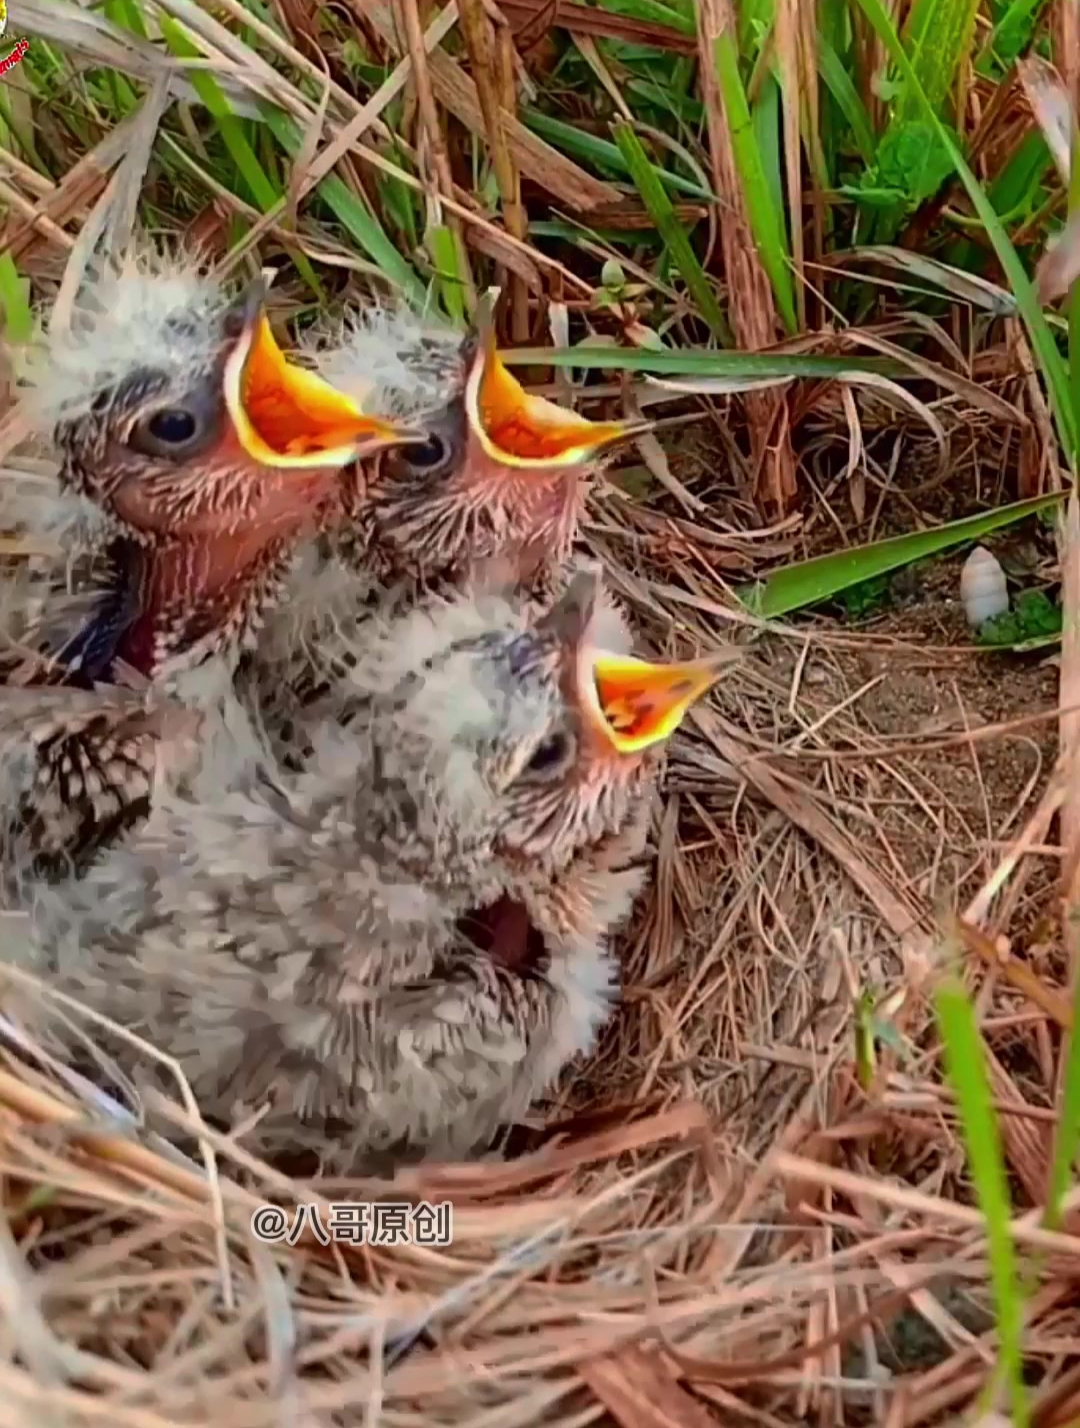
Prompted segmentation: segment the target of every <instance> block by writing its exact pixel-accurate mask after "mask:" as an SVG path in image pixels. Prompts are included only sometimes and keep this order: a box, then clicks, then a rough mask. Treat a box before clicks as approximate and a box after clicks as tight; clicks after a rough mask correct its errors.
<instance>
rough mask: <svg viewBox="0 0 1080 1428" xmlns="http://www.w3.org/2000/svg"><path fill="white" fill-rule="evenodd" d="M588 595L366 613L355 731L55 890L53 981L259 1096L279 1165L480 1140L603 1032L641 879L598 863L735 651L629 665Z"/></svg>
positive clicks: (38, 909)
mask: <svg viewBox="0 0 1080 1428" xmlns="http://www.w3.org/2000/svg"><path fill="white" fill-rule="evenodd" d="M598 592H599V578H598V576H596V575H595V574H594V573H586V574H584V575H581V576H579V577H577V578H576V579H575V580H574V581H573V582H572V583H571V586H570V588H569V589H568V591H567V593H566V595H565V597H564V598H563V599H562V600H561V601H560V602H559V604H558V605H557V606H556V607H554V608H553V609H552V610H550V611H549V613H548V614H547V615H545V616H544V617H543V618H540V619H537V618H536V617H535V615H530V614H528V613H523V612H522V611H521V610H519V609H516V608H515V607H513V606H512V605H510V604H509V603H507V602H505V601H501V600H492V601H489V602H484V603H478V602H476V601H470V600H468V599H459V600H457V601H456V602H453V603H450V604H447V605H443V606H438V605H436V606H433V607H432V608H430V609H419V610H416V611H414V612H412V613H411V614H409V615H407V616H405V617H403V618H400V619H397V620H395V621H391V622H389V623H385V622H382V621H378V620H376V621H372V622H371V626H372V627H371V629H370V630H369V632H368V633H369V636H370V638H369V639H368V640H367V641H366V645H365V648H364V649H363V650H358V652H357V662H356V665H355V668H354V669H353V670H352V672H351V676H350V677H351V680H352V682H353V685H354V688H355V691H356V697H357V710H358V713H357V717H356V720H355V722H354V723H353V725H352V726H351V727H349V728H343V727H342V726H341V725H339V724H338V723H337V722H336V721H335V720H333V719H328V720H327V721H326V722H325V723H324V724H323V725H322V726H321V727H320V728H319V729H318V730H317V731H316V732H315V736H314V744H315V755H314V759H313V761H312V765H311V767H310V768H309V769H308V771H307V772H305V773H304V774H302V775H299V776H297V777H295V778H292V779H291V780H288V781H287V782H286V781H285V779H284V778H283V780H282V788H283V790H285V792H284V793H283V794H282V795H280V796H276V795H273V794H270V793H268V792H267V791H265V790H264V789H261V788H256V787H251V788H249V789H247V790H244V791H238V790H234V791H233V792H231V793H225V792H223V791H222V790H221V789H220V788H217V787H215V786H214V785H213V783H212V782H207V781H206V780H203V781H201V782H200V783H199V785H198V786H197V787H196V789H195V794H194V797H192V798H190V799H183V798H177V797H173V796H169V797H163V798H161V799H156V800H155V805H154V809H153V812H152V814H151V816H150V818H149V820H148V821H147V822H146V824H145V825H144V826H143V827H142V828H140V829H139V830H138V831H137V832H136V833H135V834H134V835H133V836H132V837H131V838H130V839H129V841H128V842H127V843H126V844H125V845H124V846H122V847H120V848H118V849H116V850H114V851H113V852H111V853H110V854H109V855H108V856H107V858H106V859H104V860H103V861H102V862H101V863H99V864H98V865H96V866H95V867H94V868H92V869H91V870H90V871H89V873H88V874H87V875H86V877H85V878H84V879H83V880H82V881H75V880H71V881H69V882H67V883H65V884H63V885H59V886H55V887H46V888H39V889H38V890H37V894H36V899H35V902H34V905H33V907H32V912H33V927H34V933H33V938H32V943H31V945H32V949H33V952H34V954H35V959H36V960H35V966H36V969H37V970H38V971H40V972H43V973H44V975H45V976H46V978H47V980H48V981H49V983H50V984H51V985H53V986H55V987H58V988H60V989H62V990H63V991H65V992H67V993H69V994H72V995H74V996H76V997H78V998H81V999H82V1000H84V1001H85V1002H86V1003H88V1004H89V1005H90V1006H92V1007H93V1008H95V1009H96V1010H97V1011H99V1012H101V1013H104V1014H105V1015H106V1016H108V1017H110V1018H112V1019H113V1020H114V1021H116V1022H117V1023H118V1024H119V1025H121V1026H123V1027H125V1028H127V1029H128V1030H129V1031H131V1032H133V1033H135V1034H136V1035H138V1036H141V1037H144V1038H145V1039H146V1040H147V1041H148V1042H149V1043H150V1044H151V1045H153V1046H155V1047H159V1048H161V1049H162V1050H163V1051H165V1052H167V1053H168V1054H169V1055H170V1056H172V1057H175V1058H176V1060H177V1061H178V1062H179V1063H180V1065H181V1067H182V1069H183V1071H184V1073H185V1075H186V1076H187V1077H188V1079H189V1081H190V1082H191V1085H192V1087H193V1089H194V1091H195V1093H196V1095H197V1097H198V1098H199V1100H200V1104H201V1106H202V1108H203V1109H204V1111H205V1112H206V1113H207V1114H209V1115H212V1116H214V1117H218V1118H221V1119H223V1120H237V1119H239V1118H242V1117H244V1116H246V1115H247V1114H249V1113H251V1112H253V1111H255V1110H256V1109H258V1108H259V1107H260V1105H261V1104H262V1103H263V1102H265V1101H269V1102H270V1110H269V1112H268V1114H267V1115H266V1116H265V1117H264V1118H263V1119H262V1120H261V1121H260V1122H259V1128H258V1132H257V1140H258V1143H259V1148H260V1149H261V1150H263V1151H264V1152H273V1151H275V1150H277V1149H285V1148H289V1147H293V1148H295V1147H297V1146H298V1145H300V1144H303V1143H304V1142H307V1143H308V1144H309V1145H311V1144H318V1145H321V1146H322V1148H323V1150H324V1151H325V1154H326V1158H327V1160H328V1161H329V1162H330V1163H333V1164H334V1165H335V1166H341V1167H342V1168H344V1167H346V1166H348V1167H349V1168H355V1167H356V1166H357V1165H360V1166H370V1165H371V1164H372V1163H373V1157H375V1158H378V1157H386V1156H389V1157H390V1158H391V1159H396V1158H399V1157H408V1158H414V1157H425V1156H429V1157H430V1156H437V1157H446V1156H450V1157H453V1156H463V1155H468V1154H470V1153H472V1152H474V1151H476V1150H478V1149H481V1148H483V1147H484V1146H485V1145H487V1144H488V1143H489V1142H490V1140H491V1139H492V1137H493V1136H494V1134H495V1132H496V1130H497V1128H498V1127H499V1126H500V1125H501V1124H502V1123H503V1122H505V1121H506V1120H508V1119H510V1118H512V1117H514V1116H517V1115H519V1114H520V1113H521V1112H523V1111H524V1110H525V1108H526V1107H527V1105H528V1104H529V1102H530V1101H531V1100H532V1099H533V1098H535V1097H536V1096H538V1095H540V1094H541V1093H542V1092H543V1091H544V1090H545V1089H546V1088H547V1087H548V1086H549V1085H550V1084H551V1082H552V1080H553V1079H554V1077H555V1076H556V1075H557V1074H558V1072H559V1071H560V1069H561V1068H562V1067H563V1066H564V1065H565V1063H566V1062H567V1060H568V1059H569V1058H571V1057H572V1056H574V1055H575V1054H576V1053H578V1052H581V1051H585V1050H587V1049H589V1047H591V1046H592V1044H593V1041H594V1038H595V1034H596V1031H597V1028H598V1027H599V1026H600V1025H601V1024H602V1023H603V1021H604V1020H605V1019H606V1017H607V1016H608V1014H609V1011H610V1006H611V999H612V996H613V993H614V983H615V968H614V966H613V963H612V960H611V957H610V954H609V951H608V948H607V937H608V935H609V933H610V931H611V930H612V928H613V927H614V926H615V925H616V924H617V923H618V922H619V921H620V920H621V918H622V917H624V916H625V914H626V913H627V912H628V911H629V908H630V905H631V902H632V900H633V897H634V895H635V893H636V891H637V888H638V886H639V884H640V881H641V877H642V874H641V872H640V871H639V870H637V869H633V868H630V869H625V868H608V867H605V866H604V857H603V850H604V845H605V842H606V841H607V840H609V839H610V838H611V837H612V836H615V835H618V834H619V832H620V831H621V830H623V829H624V828H625V826H626V825H627V823H628V821H629V820H631V819H632V818H633V817H634V816H635V812H636V809H637V807H638V806H639V805H640V802H641V800H642V799H643V798H645V797H647V796H648V793H649V789H650V785H651V779H652V771H653V768H654V752H655V751H656V750H657V749H658V747H659V746H660V744H661V743H662V742H663V740H664V738H665V737H666V736H667V735H668V734H669V733H670V732H671V731H672V730H673V729H674V728H675V726H676V725H677V724H678V722H679V719H680V718H681V716H682V714H683V713H684V711H685V710H686V709H687V708H688V706H689V705H690V704H691V702H692V701H693V700H694V698H695V697H697V696H698V695H700V694H701V693H702V692H703V691H704V690H705V689H706V688H708V686H709V685H710V684H711V683H713V681H714V680H715V679H716V678H717V675H718V673H719V671H720V668H721V667H722V666H723V665H724V664H726V662H727V657H726V656H725V657H713V658H711V659H705V660H700V661H695V662H692V663H689V664H684V665H674V666H666V667H664V666H655V665H646V664H644V663H642V662H640V661H635V660H632V659H630V658H629V657H628V656H626V655H625V654H623V653H622V652H621V651H622V648H623V647H624V646H625V644H626V643H627V640H626V631H625V628H624V627H622V626H621V624H619V623H616V624H615V625H613V626H611V627H610V628H607V629H604V628H601V627H602V626H603V625H605V624H606V623H608V617H607V615H605V614H604V613H603V612H602V611H599V610H598ZM601 639H603V640H605V642H607V643H609V644H613V646H614V648H613V649H612V650H611V651H610V652H601V650H600V649H599V648H598V642H599V641H600V640H601ZM485 908H487V909H492V908H495V909H496V911H497V913H498V915H499V916H500V917H501V918H502V919H504V920H505V922H506V923H514V924H515V925H516V927H517V930H518V944H517V945H516V946H513V945H511V943H510V941H509V939H508V937H507V936H506V935H505V932H504V931H503V930H500V929H498V928H496V929H494V940H492V938H491V936H489V933H490V931H491V928H490V914H488V922H487V924H485V913H484V911H483V909H485ZM106 909H107V911H106ZM485 926H486V927H487V930H485ZM474 929H475V931H476V935H475V937H474V936H471V935H470V934H471V931H472V930H474ZM8 955H11V954H8ZM20 997H21V994H20ZM4 1009H5V1012H6V1013H7V1014H9V1015H11V1014H13V1012H14V1011H15V1010H16V1009H18V1010H19V1012H20V1014H21V1015H23V1016H26V1017H36V1016H39V1015H40V1012H41V1008H40V1007H39V1006H37V1005H36V1004H34V1003H33V1002H32V1001H24V1000H21V1001H20V1003H19V1005H18V1007H16V1003H15V1002H14V1001H12V1000H10V999H9V1000H8V1001H6V1002H5V1007H4ZM35 1034H36V1035H41V1034H42V1029H41V1027H40V1026H36V1027H35ZM94 1042H95V1044H96V1045H98V1046H102V1045H103V1044H104V1043H103V1041H102V1036H101V1033H100V1031H99V1030H98V1029H97V1028H95V1030H94ZM107 1050H108V1053H109V1054H110V1055H111V1056H113V1057H114V1058H115V1059H116V1060H117V1061H118V1063H120V1065H122V1066H123V1067H124V1068H125V1069H129V1068H130V1067H131V1063H132V1051H131V1047H130V1046H129V1045H127V1044H126V1043H124V1042H122V1041H120V1040H119V1039H117V1038H112V1037H110V1038H109V1039H108V1042H107ZM143 1071H144V1073H145V1068H143ZM164 1080H165V1084H168V1081H167V1078H164ZM331 1120H332V1121H334V1122H336V1123H337V1125H336V1126H335V1127H334V1128H332V1129H328V1121H331Z"/></svg>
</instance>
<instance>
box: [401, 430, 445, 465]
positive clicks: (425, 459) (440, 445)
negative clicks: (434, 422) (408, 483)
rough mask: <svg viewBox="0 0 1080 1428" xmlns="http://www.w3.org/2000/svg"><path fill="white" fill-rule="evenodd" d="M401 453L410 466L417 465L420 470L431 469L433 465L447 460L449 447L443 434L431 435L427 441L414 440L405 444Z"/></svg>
mask: <svg viewBox="0 0 1080 1428" xmlns="http://www.w3.org/2000/svg"><path fill="white" fill-rule="evenodd" d="M401 454H402V456H403V457H404V458H405V460H406V461H407V462H408V463H409V465H410V466H415V467H416V468H417V470H419V471H430V470H431V468H432V467H433V466H438V465H439V463H440V462H441V461H445V460H446V457H447V454H448V448H447V445H446V442H445V441H443V439H442V437H441V436H435V435H431V436H429V437H428V439H427V441H414V442H411V443H410V444H409V445H408V446H403V447H402V449H401Z"/></svg>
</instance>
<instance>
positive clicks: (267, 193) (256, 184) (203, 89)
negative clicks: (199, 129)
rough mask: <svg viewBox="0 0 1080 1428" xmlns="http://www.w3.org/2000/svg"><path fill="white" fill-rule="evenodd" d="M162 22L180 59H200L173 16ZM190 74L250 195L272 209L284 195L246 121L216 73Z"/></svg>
mask: <svg viewBox="0 0 1080 1428" xmlns="http://www.w3.org/2000/svg"><path fill="white" fill-rule="evenodd" d="M158 22H159V24H160V25H161V33H162V35H163V36H164V37H165V42H166V44H167V45H168V46H169V48H170V49H171V50H172V52H173V54H174V55H176V57H177V58H178V59H198V58H200V52H199V49H198V47H197V46H196V45H195V44H194V43H193V42H192V41H191V40H189V39H188V37H187V35H186V34H185V33H184V30H183V27H182V26H181V25H180V24H179V23H178V22H177V21H176V20H174V19H173V18H172V16H171V15H166V14H165V13H164V12H162V13H161V14H160V15H159V16H158ZM188 77H189V78H190V80H191V85H192V88H193V89H194V90H195V93H196V94H197V95H198V96H199V99H200V101H201V102H202V103H203V105H205V107H206V109H207V111H208V112H209V113H210V114H211V115H212V116H213V117H214V119H215V120H216V121H217V125H218V130H219V132H220V134H221V138H222V142H223V143H224V145H225V147H226V148H227V149H228V151H229V157H230V158H231V159H232V161H233V163H234V164H235V165H236V171H237V173H238V174H239V175H240V177H241V178H242V179H243V180H244V183H245V185H246V187H247V189H248V193H249V196H250V197H251V199H252V200H253V202H254V203H255V204H256V205H257V206H258V208H259V209H260V210H261V211H262V212H263V213H266V212H268V211H269V210H270V209H271V208H273V207H274V205H275V204H276V203H277V201H278V200H279V199H280V198H281V196H282V195H281V192H280V190H279V189H277V188H275V186H274V184H273V183H272V182H271V181H270V179H269V178H268V177H267V174H266V172H265V170H264V169H263V166H262V164H260V163H259V159H258V156H257V155H256V153H255V150H254V149H253V148H252V147H251V145H250V144H249V143H248V140H247V135H246V134H245V133H244V127H243V124H242V122H241V121H240V120H239V119H238V118H237V117H236V115H235V114H234V113H233V112H232V109H231V108H230V106H229V101H228V100H227V99H226V98H225V95H224V94H223V92H222V90H221V86H220V85H219V84H218V82H217V80H216V79H215V78H214V76H213V75H212V74H210V73H209V72H208V71H207V70H204V69H195V68H192V69H191V70H190V71H189V72H188Z"/></svg>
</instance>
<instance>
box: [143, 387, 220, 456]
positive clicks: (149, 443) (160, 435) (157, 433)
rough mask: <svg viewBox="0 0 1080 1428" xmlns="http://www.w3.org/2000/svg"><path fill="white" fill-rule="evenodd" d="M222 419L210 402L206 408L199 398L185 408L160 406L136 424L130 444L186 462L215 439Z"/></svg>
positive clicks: (151, 452) (147, 453)
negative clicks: (205, 408) (212, 408)
mask: <svg viewBox="0 0 1080 1428" xmlns="http://www.w3.org/2000/svg"><path fill="white" fill-rule="evenodd" d="M219 421H220V416H219V414H217V413H216V411H213V410H210V407H209V403H207V410H205V411H204V410H202V404H201V403H200V402H198V401H195V402H193V403H189V404H186V405H184V406H182V407H180V406H176V407H158V409H157V411H154V412H150V413H148V414H147V415H146V416H145V417H143V418H142V420H141V421H139V422H137V423H136V425H135V427H134V429H133V430H132V432H131V435H130V436H129V437H128V445H129V446H131V447H132V448H133V449H134V450H136V451H141V452H142V453H143V455H144V456H160V457H167V458H169V459H170V460H173V461H184V460H187V459H189V458H190V457H192V456H195V455H197V454H198V453H199V452H200V451H201V450H202V449H203V448H205V447H207V446H208V445H210V444H211V443H212V442H213V441H214V439H215V435H216V427H217V425H218V424H219Z"/></svg>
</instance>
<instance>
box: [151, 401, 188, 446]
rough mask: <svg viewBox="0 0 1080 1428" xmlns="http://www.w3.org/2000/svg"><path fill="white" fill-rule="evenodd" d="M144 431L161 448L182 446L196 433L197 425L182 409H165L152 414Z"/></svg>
mask: <svg viewBox="0 0 1080 1428" xmlns="http://www.w3.org/2000/svg"><path fill="white" fill-rule="evenodd" d="M146 429H147V431H148V432H149V433H150V435H151V436H152V437H153V438H154V440H155V441H160V442H161V443H162V445H163V446H183V445H184V444H185V443H186V442H189V441H190V440H191V438H192V437H193V436H194V435H195V433H196V432H197V431H198V429H199V423H198V422H197V421H196V419H195V417H194V416H192V414H191V412H186V411H185V410H184V409H183V407H166V408H165V410H164V411H160V412H155V413H154V415H153V416H152V417H151V418H150V420H149V421H148V422H147V423H146Z"/></svg>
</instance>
